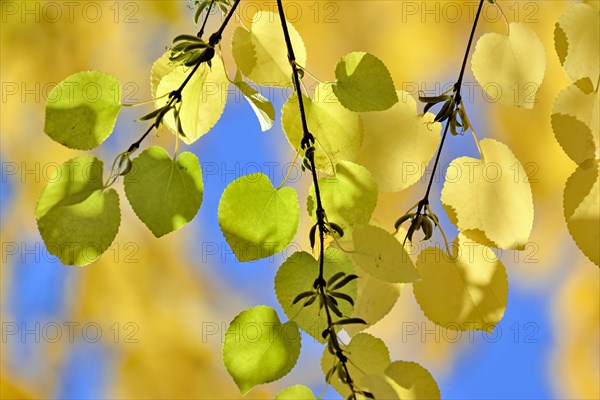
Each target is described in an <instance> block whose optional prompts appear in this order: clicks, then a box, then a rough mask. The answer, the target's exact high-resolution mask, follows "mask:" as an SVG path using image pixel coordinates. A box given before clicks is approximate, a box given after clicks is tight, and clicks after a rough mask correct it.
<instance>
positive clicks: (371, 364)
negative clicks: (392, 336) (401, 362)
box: [321, 333, 391, 398]
mask: <svg viewBox="0 0 600 400" xmlns="http://www.w3.org/2000/svg"><path fill="white" fill-rule="evenodd" d="M342 349H343V350H345V354H346V355H347V356H348V360H349V362H348V364H347V365H348V372H350V376H351V377H352V378H353V379H358V378H359V377H361V376H363V375H381V374H383V371H384V370H385V368H386V367H387V366H388V365H389V364H390V362H391V360H390V353H389V351H388V349H387V347H386V345H385V343H384V342H383V340H381V339H379V338H376V337H375V336H372V335H369V334H368V333H359V334H357V335H356V336H354V337H353V338H352V340H350V343H348V345H347V346H344V345H342ZM335 361H336V358H335V357H334V356H333V355H331V354H330V353H329V351H327V349H325V351H324V352H323V357H322V358H321V368H322V370H323V373H324V374H326V373H327V371H329V369H330V368H331V367H333V365H334V363H335ZM331 385H332V386H333V387H334V388H335V390H337V392H338V393H339V394H341V395H342V397H344V398H346V397H347V396H348V395H349V394H350V389H348V386H347V385H346V384H345V383H343V382H342V381H340V379H339V378H338V376H337V374H336V375H333V377H332V378H331Z"/></svg>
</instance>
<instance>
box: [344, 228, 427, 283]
mask: <svg viewBox="0 0 600 400" xmlns="http://www.w3.org/2000/svg"><path fill="white" fill-rule="evenodd" d="M352 238H353V240H354V251H353V252H352V259H353V260H354V262H355V263H356V264H357V265H358V266H359V267H360V268H361V269H362V270H363V271H365V272H366V273H368V274H370V275H372V276H373V277H375V278H377V279H381V280H382V281H385V282H390V283H407V282H414V281H416V280H417V279H419V274H418V273H417V270H416V269H415V266H414V264H413V262H412V260H411V258H410V257H409V255H408V253H407V252H406V250H405V249H404V247H403V246H402V243H400V242H399V241H398V240H396V238H395V237H394V235H392V234H391V233H388V232H386V231H385V230H383V229H381V228H378V227H375V226H371V225H365V226H361V227H359V228H356V229H355V230H354V234H353V237H352Z"/></svg>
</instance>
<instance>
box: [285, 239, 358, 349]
mask: <svg viewBox="0 0 600 400" xmlns="http://www.w3.org/2000/svg"><path fill="white" fill-rule="evenodd" d="M323 271H324V272H323V274H324V278H325V280H326V281H327V280H328V279H329V278H331V277H332V276H333V275H335V274H336V273H338V272H344V273H346V275H351V274H353V273H354V265H353V264H352V261H350V259H348V257H346V256H345V255H344V253H343V252H342V251H341V250H339V249H335V248H328V249H327V250H325V265H324V269H323ZM318 276H319V262H318V261H317V260H315V259H314V257H313V256H311V255H310V254H308V253H306V252H304V251H302V252H297V253H294V254H292V255H291V256H290V257H289V258H288V259H287V260H285V262H284V263H283V264H282V265H281V267H279V270H278V271H277V274H276V275H275V292H276V294H277V300H279V304H281V308H283V311H284V312H285V314H286V315H287V316H288V318H290V320H293V321H296V322H297V323H298V325H299V326H300V328H301V329H302V330H303V331H305V332H306V333H308V334H309V335H311V336H312V337H313V338H315V339H316V340H317V341H319V342H320V343H324V342H325V340H324V339H323V337H322V336H321V333H322V332H323V331H324V330H325V329H326V328H327V317H326V315H325V312H324V311H323V310H321V312H319V301H318V300H317V301H315V302H314V303H312V304H310V305H308V306H306V307H305V306H304V304H305V303H306V301H305V300H301V301H299V302H297V303H296V304H292V303H293V301H294V299H295V298H296V296H298V295H299V294H300V293H303V292H307V291H311V290H313V283H314V282H315V279H317V277H318ZM336 291H338V292H341V293H344V294H346V295H348V296H350V297H351V298H353V299H354V298H356V281H351V282H350V283H348V284H347V285H345V286H344V287H342V288H341V289H339V290H336ZM338 308H339V310H340V311H341V312H342V314H344V316H350V314H351V313H352V305H350V303H348V302H347V301H344V300H341V301H340V302H339V307H338Z"/></svg>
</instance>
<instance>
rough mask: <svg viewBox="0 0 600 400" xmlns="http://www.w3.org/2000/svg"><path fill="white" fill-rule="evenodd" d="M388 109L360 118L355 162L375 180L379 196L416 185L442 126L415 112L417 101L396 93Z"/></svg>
mask: <svg viewBox="0 0 600 400" xmlns="http://www.w3.org/2000/svg"><path fill="white" fill-rule="evenodd" d="M398 97H399V99H400V100H399V102H398V103H397V104H396V105H394V106H393V107H392V108H390V109H389V110H386V111H383V112H380V113H365V114H363V115H362V119H363V123H364V129H365V140H364V142H363V145H362V147H361V149H360V153H359V155H358V158H357V162H358V163H359V164H361V165H364V166H365V167H366V168H367V169H369V171H371V173H372V174H373V176H374V177H375V180H376V181H377V187H378V188H379V192H380V193H390V192H399V191H401V190H404V189H406V188H408V187H409V186H411V185H413V184H415V183H417V182H419V180H420V179H421V177H422V176H423V174H424V173H425V167H426V166H427V164H428V163H429V161H430V160H431V158H432V157H433V155H434V154H435V150H436V149H437V147H438V145H439V143H440V130H441V127H442V126H441V124H439V123H433V119H434V115H433V114H431V113H427V114H425V115H423V116H420V115H419V114H418V113H417V102H416V101H415V99H414V98H413V96H411V95H410V94H408V93H407V92H403V91H398Z"/></svg>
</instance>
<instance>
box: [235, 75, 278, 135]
mask: <svg viewBox="0 0 600 400" xmlns="http://www.w3.org/2000/svg"><path fill="white" fill-rule="evenodd" d="M233 84H234V85H235V86H236V87H237V88H238V89H239V90H240V92H242V94H243V95H244V98H245V99H246V100H247V101H248V104H250V107H252V110H253V111H254V114H256V118H258V122H259V123H260V129H261V130H262V131H263V132H264V131H267V130H269V129H271V127H272V126H273V121H274V120H275V109H274V108H273V104H271V102H270V101H269V100H268V99H267V98H266V97H264V96H263V95H262V94H260V93H259V92H257V91H256V90H255V89H254V88H253V87H252V86H250V85H248V84H247V83H246V82H244V78H242V75H241V74H240V71H237V73H236V75H235V80H234V81H233Z"/></svg>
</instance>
